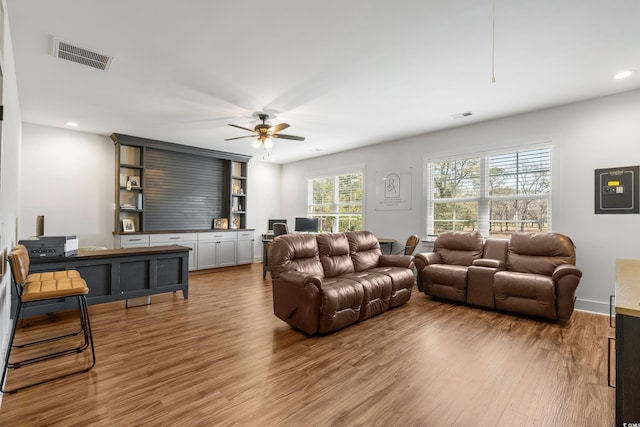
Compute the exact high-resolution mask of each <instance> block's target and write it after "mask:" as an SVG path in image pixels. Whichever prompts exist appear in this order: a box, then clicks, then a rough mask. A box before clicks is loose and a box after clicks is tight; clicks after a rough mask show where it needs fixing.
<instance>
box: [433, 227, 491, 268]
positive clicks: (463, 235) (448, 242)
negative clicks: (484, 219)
mask: <svg viewBox="0 0 640 427" xmlns="http://www.w3.org/2000/svg"><path fill="white" fill-rule="evenodd" d="M483 245H484V238H483V237H482V234H480V233H479V232H478V231H445V232H443V233H440V235H439V236H438V237H437V238H436V241H435V243H434V245H433V251H434V252H437V253H439V254H440V257H441V258H442V263H443V264H454V265H466V266H469V265H471V264H473V260H474V259H478V258H481V257H482V247H483Z"/></svg>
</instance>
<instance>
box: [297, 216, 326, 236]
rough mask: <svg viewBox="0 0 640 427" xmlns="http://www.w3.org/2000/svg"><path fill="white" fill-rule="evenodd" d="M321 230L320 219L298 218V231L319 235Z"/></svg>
mask: <svg viewBox="0 0 640 427" xmlns="http://www.w3.org/2000/svg"><path fill="white" fill-rule="evenodd" d="M319 229H320V221H319V219H318V218H296V230H295V231H298V232H303V233H317V232H318V231H319Z"/></svg>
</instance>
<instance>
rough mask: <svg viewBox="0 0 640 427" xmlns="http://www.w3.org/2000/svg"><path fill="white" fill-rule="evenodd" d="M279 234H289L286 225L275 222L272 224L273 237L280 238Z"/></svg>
mask: <svg viewBox="0 0 640 427" xmlns="http://www.w3.org/2000/svg"><path fill="white" fill-rule="evenodd" d="M281 234H289V229H288V228H287V224H285V223H284V222H276V223H274V224H273V237H276V236H280V235H281Z"/></svg>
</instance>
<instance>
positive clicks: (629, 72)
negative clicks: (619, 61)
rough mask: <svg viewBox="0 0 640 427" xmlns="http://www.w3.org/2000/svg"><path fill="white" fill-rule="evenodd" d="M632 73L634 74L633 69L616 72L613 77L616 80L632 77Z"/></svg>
mask: <svg viewBox="0 0 640 427" xmlns="http://www.w3.org/2000/svg"><path fill="white" fill-rule="evenodd" d="M632 74H633V70H624V71H620V72H619V73H616V74H614V75H613V79H614V80H622V79H626V78H627V77H631V75H632Z"/></svg>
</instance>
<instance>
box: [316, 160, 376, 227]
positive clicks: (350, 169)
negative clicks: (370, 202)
mask: <svg viewBox="0 0 640 427" xmlns="http://www.w3.org/2000/svg"><path fill="white" fill-rule="evenodd" d="M357 172H360V173H362V229H363V230H366V229H367V223H366V217H367V216H366V214H365V213H366V211H367V170H366V165H364V164H355V165H351V166H342V167H340V168H336V169H325V170H323V171H317V172H313V173H310V174H307V203H306V206H305V215H306V216H309V206H310V205H311V201H312V199H311V193H312V191H311V184H310V180H312V179H323V178H333V177H335V176H338V175H347V174H351V173H357Z"/></svg>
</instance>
